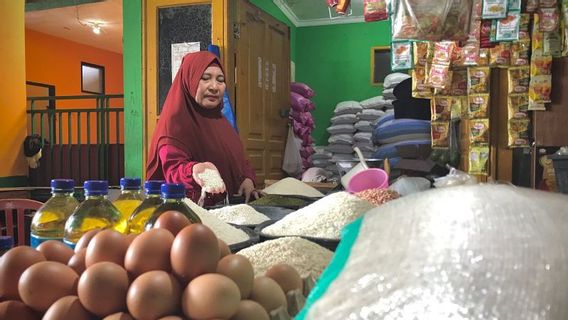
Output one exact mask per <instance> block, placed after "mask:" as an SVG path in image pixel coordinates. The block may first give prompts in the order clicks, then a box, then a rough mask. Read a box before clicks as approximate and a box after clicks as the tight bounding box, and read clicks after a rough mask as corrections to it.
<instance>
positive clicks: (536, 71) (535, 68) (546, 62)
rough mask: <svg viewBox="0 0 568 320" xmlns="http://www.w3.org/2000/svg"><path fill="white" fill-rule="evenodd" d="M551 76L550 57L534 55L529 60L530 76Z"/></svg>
mask: <svg viewBox="0 0 568 320" xmlns="http://www.w3.org/2000/svg"><path fill="white" fill-rule="evenodd" d="M550 74H552V56H549V55H541V54H534V55H533V56H532V60H531V68H530V75H531V76H540V75H550Z"/></svg>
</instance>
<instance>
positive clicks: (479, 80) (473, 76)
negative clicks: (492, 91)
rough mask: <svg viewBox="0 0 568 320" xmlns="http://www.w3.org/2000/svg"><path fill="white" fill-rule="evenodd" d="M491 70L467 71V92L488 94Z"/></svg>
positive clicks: (476, 69) (483, 68)
mask: <svg viewBox="0 0 568 320" xmlns="http://www.w3.org/2000/svg"><path fill="white" fill-rule="evenodd" d="M490 72H491V69H489V68H488V67H475V68H468V69H467V92H468V93H469V94H473V93H489V76H490Z"/></svg>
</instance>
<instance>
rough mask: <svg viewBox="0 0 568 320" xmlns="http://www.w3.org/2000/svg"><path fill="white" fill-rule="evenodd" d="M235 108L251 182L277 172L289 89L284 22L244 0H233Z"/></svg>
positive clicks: (277, 175) (273, 176) (274, 176)
mask: <svg viewBox="0 0 568 320" xmlns="http://www.w3.org/2000/svg"><path fill="white" fill-rule="evenodd" d="M234 29H235V34H234V37H235V40H234V45H235V65H236V76H235V86H236V88H235V92H236V94H235V109H236V114H237V125H238V127H239V130H240V131H239V133H240V136H241V140H242V141H243V144H244V147H245V150H246V152H247V154H248V156H249V159H250V161H251V164H252V166H253V168H254V170H255V171H256V175H257V183H258V184H262V183H263V182H264V180H266V179H280V178H282V176H283V172H282V169H281V168H282V159H283V154H284V146H285V143H286V134H287V128H288V127H287V125H288V119H287V116H286V110H288V109H289V104H290V103H289V101H290V98H289V95H290V38H289V30H288V26H286V25H284V24H283V23H281V22H279V21H277V20H276V19H274V18H272V17H271V16H269V15H268V14H267V13H265V12H263V11H262V10H260V9H259V8H257V7H256V6H254V5H252V4H251V3H250V2H248V1H246V0H239V1H237V8H236V21H235V28H234Z"/></svg>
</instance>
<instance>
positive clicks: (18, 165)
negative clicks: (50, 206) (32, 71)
mask: <svg viewBox="0 0 568 320" xmlns="http://www.w3.org/2000/svg"><path fill="white" fill-rule="evenodd" d="M0 12H1V13H2V18H1V19H0V78H1V80H0V178H5V177H15V176H25V175H27V162H26V159H25V157H24V151H23V147H22V145H23V142H24V138H25V136H26V87H25V75H26V70H25V68H26V65H25V63H24V56H25V47H24V40H23V39H24V28H25V24H24V0H16V1H13V0H11V1H0Z"/></svg>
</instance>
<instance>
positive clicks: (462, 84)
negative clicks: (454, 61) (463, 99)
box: [450, 69, 467, 96]
mask: <svg viewBox="0 0 568 320" xmlns="http://www.w3.org/2000/svg"><path fill="white" fill-rule="evenodd" d="M466 94H467V69H461V70H454V71H453V72H452V84H451V86H450V95H452V96H464V95H466Z"/></svg>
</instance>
